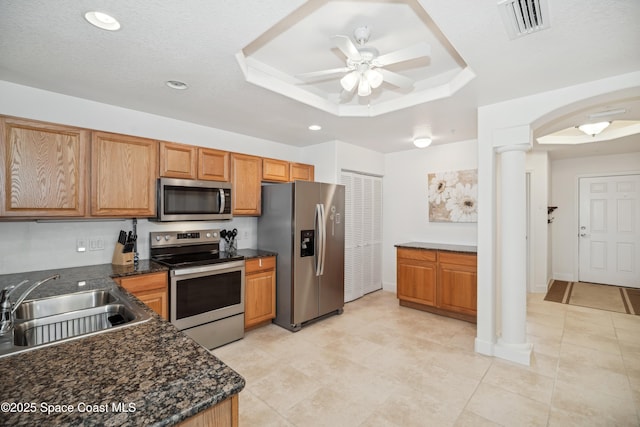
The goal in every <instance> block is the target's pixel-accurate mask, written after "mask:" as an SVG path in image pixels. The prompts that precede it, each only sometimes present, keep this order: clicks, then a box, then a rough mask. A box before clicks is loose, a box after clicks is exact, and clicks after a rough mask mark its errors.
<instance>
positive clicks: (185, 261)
mask: <svg viewBox="0 0 640 427" xmlns="http://www.w3.org/2000/svg"><path fill="white" fill-rule="evenodd" d="M243 258H244V257H243V256H240V255H231V254H229V253H227V252H222V253H220V252H215V253H214V252H200V253H191V254H175V255H160V256H156V257H151V259H152V260H153V261H155V262H158V263H160V264H164V265H166V266H167V267H171V268H178V267H194V266H199V265H209V264H218V263H221V262H229V261H239V260H241V259H243Z"/></svg>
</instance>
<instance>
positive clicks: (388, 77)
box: [377, 68, 414, 89]
mask: <svg viewBox="0 0 640 427" xmlns="http://www.w3.org/2000/svg"><path fill="white" fill-rule="evenodd" d="M377 70H378V71H379V72H380V74H382V77H384V81H385V82H387V83H390V84H392V85H394V86H398V87H399V88H402V89H409V88H411V87H413V83H414V81H413V80H412V79H410V78H409V77H405V76H403V75H400V74H398V73H394V72H393V71H389V70H385V69H384V68H377Z"/></svg>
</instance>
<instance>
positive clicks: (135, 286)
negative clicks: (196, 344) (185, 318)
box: [114, 271, 169, 319]
mask: <svg viewBox="0 0 640 427" xmlns="http://www.w3.org/2000/svg"><path fill="white" fill-rule="evenodd" d="M114 280H115V282H116V283H117V284H118V285H120V286H122V287H123V288H125V289H126V290H127V291H129V292H131V294H133V295H134V296H135V297H136V298H138V299H139V300H140V301H142V302H143V303H145V304H146V305H147V306H148V307H149V308H150V309H152V310H153V311H155V312H156V313H158V314H159V315H160V316H162V317H163V318H164V319H168V318H169V289H168V282H167V273H166V272H164V271H163V272H159V273H149V274H140V275H137V276H129V277H119V278H116V279H114Z"/></svg>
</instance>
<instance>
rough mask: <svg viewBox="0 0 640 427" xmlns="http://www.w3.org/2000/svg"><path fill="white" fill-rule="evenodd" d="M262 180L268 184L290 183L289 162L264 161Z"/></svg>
mask: <svg viewBox="0 0 640 427" xmlns="http://www.w3.org/2000/svg"><path fill="white" fill-rule="evenodd" d="M262 180H263V181H267V182H289V162H287V161H285V160H277V159H262Z"/></svg>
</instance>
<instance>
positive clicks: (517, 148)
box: [495, 144, 531, 154]
mask: <svg viewBox="0 0 640 427" xmlns="http://www.w3.org/2000/svg"><path fill="white" fill-rule="evenodd" d="M495 150H496V153H498V154H502V153H506V152H508V151H524V152H527V151H529V150H531V145H530V144H513V145H502V146H500V147H495Z"/></svg>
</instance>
